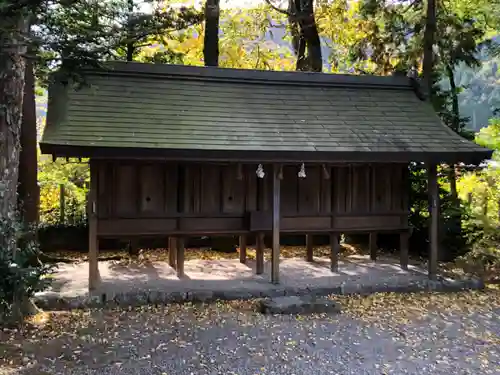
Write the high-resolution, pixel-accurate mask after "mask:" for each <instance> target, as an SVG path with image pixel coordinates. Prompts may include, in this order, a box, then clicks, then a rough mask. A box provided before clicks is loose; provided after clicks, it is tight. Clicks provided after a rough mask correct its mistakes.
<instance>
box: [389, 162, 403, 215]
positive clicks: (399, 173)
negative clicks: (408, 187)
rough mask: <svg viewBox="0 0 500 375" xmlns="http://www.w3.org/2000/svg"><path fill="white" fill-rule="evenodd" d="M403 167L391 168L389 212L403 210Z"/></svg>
mask: <svg viewBox="0 0 500 375" xmlns="http://www.w3.org/2000/svg"><path fill="white" fill-rule="evenodd" d="M403 184H404V176H403V166H401V165H399V164H397V165H395V166H394V167H393V168H392V175H391V192H392V194H391V210H392V211H400V210H402V209H403Z"/></svg>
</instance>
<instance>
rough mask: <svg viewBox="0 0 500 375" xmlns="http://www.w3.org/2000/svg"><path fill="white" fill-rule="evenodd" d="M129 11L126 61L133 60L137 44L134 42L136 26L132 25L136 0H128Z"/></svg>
mask: <svg viewBox="0 0 500 375" xmlns="http://www.w3.org/2000/svg"><path fill="white" fill-rule="evenodd" d="M127 11H128V25H127V29H128V32H127V46H126V56H125V59H126V61H133V60H134V54H135V44H134V27H133V26H132V21H133V18H132V16H133V14H134V0H127Z"/></svg>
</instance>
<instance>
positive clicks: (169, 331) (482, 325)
mask: <svg viewBox="0 0 500 375" xmlns="http://www.w3.org/2000/svg"><path fill="white" fill-rule="evenodd" d="M332 298H333V297H332ZM335 299H336V300H339V302H340V303H341V304H342V305H343V307H344V312H343V313H342V314H340V315H314V316H266V315H261V314H259V313H257V312H255V304H256V303H255V301H253V302H252V301H251V302H224V303H222V302H220V303H215V304H211V305H172V306H161V307H153V306H149V307H144V308H136V309H126V310H91V311H73V312H71V313H68V312H60V313H51V314H50V316H45V318H46V319H47V320H48V321H46V322H38V323H37V325H36V326H33V327H31V328H29V329H26V330H24V331H22V332H21V331H12V330H4V331H3V332H1V331H0V339H1V340H0V349H1V348H2V346H3V351H1V350H0V355H2V356H3V357H4V358H3V359H4V362H3V364H4V366H3V369H4V370H3V371H4V373H9V374H23V375H24V374H30V375H31V374H37V375H44V374H76V375H79V374H120V375H126V374H159V375H162V374H179V375H182V374H196V375H201V374H224V375H226V374H239V375H245V374H252V375H253V374H286V375H293V374H296V375H299V374H342V375H347V374H419V375H425V374H433V375H437V374H457V375H458V374H500V337H499V336H500V318H499V314H500V304H499V301H500V292H499V291H498V290H497V291H487V292H463V293H457V294H447V295H444V294H407V295H396V294H379V295H375V296H370V297H335ZM1 364H2V361H1V360H0V365H1ZM1 368H2V367H0V369H1ZM7 369H11V370H10V372H7V371H8V370H7ZM0 373H2V370H0Z"/></svg>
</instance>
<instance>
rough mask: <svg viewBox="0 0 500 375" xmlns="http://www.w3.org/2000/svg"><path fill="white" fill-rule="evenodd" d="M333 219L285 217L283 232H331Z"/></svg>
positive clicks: (282, 224) (324, 217) (325, 217)
mask: <svg viewBox="0 0 500 375" xmlns="http://www.w3.org/2000/svg"><path fill="white" fill-rule="evenodd" d="M331 225H332V218H331V217H330V216H323V217H322V216H304V217H283V218H282V219H281V230H282V231H296V232H307V231H323V230H330V229H331Z"/></svg>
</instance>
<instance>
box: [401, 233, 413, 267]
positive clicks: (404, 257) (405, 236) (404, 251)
mask: <svg viewBox="0 0 500 375" xmlns="http://www.w3.org/2000/svg"><path fill="white" fill-rule="evenodd" d="M409 238H410V233H408V232H407V231H405V232H402V233H400V234H399V253H400V254H399V262H400V264H401V268H402V269H403V270H407V269H408V241H409Z"/></svg>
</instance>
